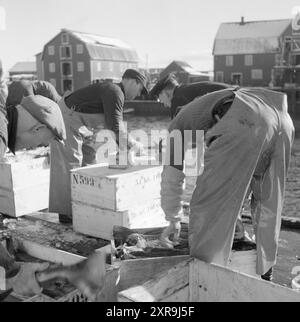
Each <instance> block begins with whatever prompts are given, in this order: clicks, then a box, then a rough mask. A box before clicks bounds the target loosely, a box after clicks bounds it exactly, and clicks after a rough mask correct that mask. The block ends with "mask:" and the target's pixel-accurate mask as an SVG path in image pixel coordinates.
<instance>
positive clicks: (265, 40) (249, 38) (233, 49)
mask: <svg viewBox="0 0 300 322" xmlns="http://www.w3.org/2000/svg"><path fill="white" fill-rule="evenodd" d="M291 23H292V20H291V19H282V20H266V21H250V22H244V23H240V22H232V23H222V24H221V25H220V27H219V30H218V32H217V35H216V38H215V43H214V49H213V54H214V55H230V54H258V53H273V52H276V51H277V50H278V48H279V46H280V39H279V38H280V37H281V35H282V34H283V33H284V32H285V31H286V30H287V29H288V28H289V27H291Z"/></svg>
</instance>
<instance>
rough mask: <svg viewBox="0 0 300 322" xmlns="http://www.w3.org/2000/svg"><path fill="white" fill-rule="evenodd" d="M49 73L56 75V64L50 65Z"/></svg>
mask: <svg viewBox="0 0 300 322" xmlns="http://www.w3.org/2000/svg"><path fill="white" fill-rule="evenodd" d="M49 72H50V73H55V63H50V64H49Z"/></svg>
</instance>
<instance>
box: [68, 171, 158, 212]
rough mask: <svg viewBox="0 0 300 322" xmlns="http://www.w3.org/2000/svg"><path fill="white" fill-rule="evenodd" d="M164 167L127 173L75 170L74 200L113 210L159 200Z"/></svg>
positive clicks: (72, 176)
mask: <svg viewBox="0 0 300 322" xmlns="http://www.w3.org/2000/svg"><path fill="white" fill-rule="evenodd" d="M161 173H162V167H160V166H157V167H149V166H136V167H130V168H128V169H126V170H120V169H109V168H108V167H107V166H101V165H100V166H99V167H89V168H81V169H75V170H72V175H71V186H72V188H71V189H72V201H73V202H76V203H78V202H80V203H84V204H87V205H89V206H93V207H98V208H102V209H109V210H113V211H126V210H128V209H131V208H132V207H133V206H135V205H136V206H137V205H140V204H141V203H143V202H146V201H149V200H153V199H156V198H159V197H160V181H161Z"/></svg>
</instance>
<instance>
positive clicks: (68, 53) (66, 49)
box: [60, 46, 72, 59]
mask: <svg viewBox="0 0 300 322" xmlns="http://www.w3.org/2000/svg"><path fill="white" fill-rule="evenodd" d="M60 58H61V59H66V58H72V47H71V46H61V47H60Z"/></svg>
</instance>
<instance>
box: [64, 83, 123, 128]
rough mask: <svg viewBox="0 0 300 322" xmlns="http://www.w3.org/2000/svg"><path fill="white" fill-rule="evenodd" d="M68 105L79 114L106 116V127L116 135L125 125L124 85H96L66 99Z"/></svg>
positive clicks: (82, 89)
mask: <svg viewBox="0 0 300 322" xmlns="http://www.w3.org/2000/svg"><path fill="white" fill-rule="evenodd" d="M65 103H66V105H67V106H68V107H69V108H71V109H74V110H75V111H76V112H79V113H88V114H98V113H100V114H104V117H105V125H106V128H107V129H109V130H112V131H114V132H115V133H118V132H119V130H120V129H119V127H120V126H121V125H122V124H123V108H124V103H125V94H124V89H123V86H122V84H113V83H110V82H105V83H96V84H93V85H90V86H87V87H84V88H81V89H79V90H77V91H75V92H73V93H72V94H70V95H69V96H67V97H66V98H65Z"/></svg>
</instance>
